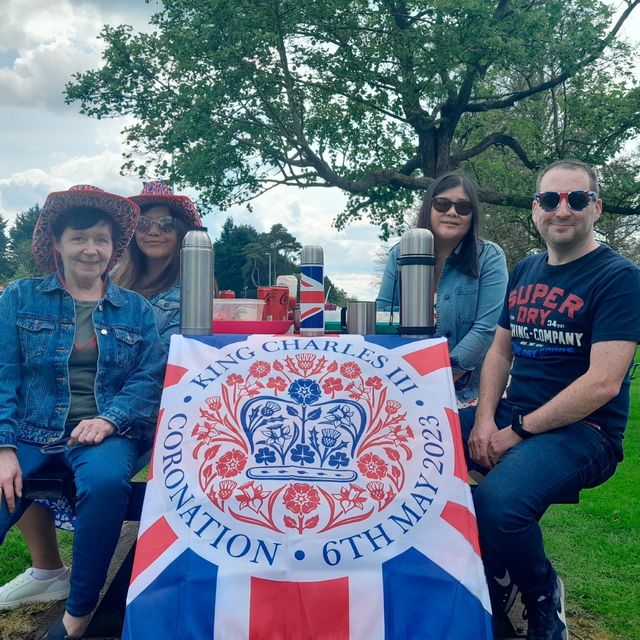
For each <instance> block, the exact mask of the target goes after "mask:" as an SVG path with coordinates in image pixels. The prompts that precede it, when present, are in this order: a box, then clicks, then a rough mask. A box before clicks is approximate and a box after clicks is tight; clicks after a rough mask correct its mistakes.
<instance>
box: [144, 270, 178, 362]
mask: <svg viewBox="0 0 640 640" xmlns="http://www.w3.org/2000/svg"><path fill="white" fill-rule="evenodd" d="M147 300H148V301H149V304H151V307H152V308H153V313H154V314H155V316H156V326H157V327H158V333H159V334H160V340H161V341H162V348H163V349H164V359H165V360H166V359H167V356H168V355H169V343H170V342H171V336H172V335H174V334H176V333H180V284H179V283H176V284H174V285H173V286H172V287H170V288H169V289H165V290H164V291H161V292H160V293H156V294H155V295H153V296H149V297H148V298H147Z"/></svg>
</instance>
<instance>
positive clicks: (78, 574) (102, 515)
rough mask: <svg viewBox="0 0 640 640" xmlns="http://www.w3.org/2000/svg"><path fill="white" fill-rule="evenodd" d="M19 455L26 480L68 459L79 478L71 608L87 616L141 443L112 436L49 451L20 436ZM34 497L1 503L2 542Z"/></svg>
mask: <svg viewBox="0 0 640 640" xmlns="http://www.w3.org/2000/svg"><path fill="white" fill-rule="evenodd" d="M17 455H18V461H19V463H20V468H21V469H22V478H23V480H24V479H26V478H29V477H31V476H32V475H33V474H34V473H37V472H38V471H41V470H45V469H47V468H51V467H55V466H60V465H61V464H64V465H66V466H67V467H69V468H70V469H71V470H72V471H73V475H74V478H75V484H76V496H77V502H76V526H75V536H74V539H73V557H72V571H71V591H70V593H69V598H68V599H67V603H66V609H67V611H68V612H69V613H70V614H71V615H73V616H78V617H81V616H85V615H87V614H89V613H91V611H93V609H94V608H95V606H96V604H97V603H98V597H99V595H100V589H102V587H103V586H104V582H105V580H106V577H107V570H108V568H109V563H110V562H111V557H112V556H113V552H114V551H115V548H116V545H117V543H118V538H119V536H120V529H121V528H122V522H123V520H124V515H125V511H126V508H127V503H128V501H129V492H130V491H131V484H130V482H129V479H130V478H131V475H132V470H133V464H134V461H135V458H136V443H135V441H134V440H131V439H130V438H125V437H122V436H116V435H113V436H110V437H108V438H106V439H105V440H104V441H103V442H102V443H101V444H99V445H88V446H78V447H73V448H71V449H67V450H66V451H65V452H63V453H56V454H47V453H42V452H41V451H40V447H39V445H35V444H27V443H24V442H18V451H17ZM30 502H31V501H30V500H26V499H18V500H17V501H16V510H15V511H14V513H13V514H11V513H9V511H8V509H7V504H6V502H5V501H4V500H2V504H1V505H0V544H1V543H2V541H3V540H4V538H5V536H6V534H7V531H9V529H10V528H11V526H12V525H13V524H14V523H15V522H17V521H18V519H19V518H20V516H21V515H22V513H23V512H24V510H25V509H26V508H27V507H28V506H29V504H30Z"/></svg>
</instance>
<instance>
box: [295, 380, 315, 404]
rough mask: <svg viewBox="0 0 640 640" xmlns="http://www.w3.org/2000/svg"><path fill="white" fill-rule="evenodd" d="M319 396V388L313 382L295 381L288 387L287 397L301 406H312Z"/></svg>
mask: <svg viewBox="0 0 640 640" xmlns="http://www.w3.org/2000/svg"><path fill="white" fill-rule="evenodd" d="M320 394H321V391H320V386H319V385H318V383H317V382H314V381H313V380H295V381H294V382H292V383H291V386H290V387H289V396H291V398H293V400H294V401H295V402H297V403H298V404H301V405H308V404H313V403H314V402H316V400H318V399H319V398H320Z"/></svg>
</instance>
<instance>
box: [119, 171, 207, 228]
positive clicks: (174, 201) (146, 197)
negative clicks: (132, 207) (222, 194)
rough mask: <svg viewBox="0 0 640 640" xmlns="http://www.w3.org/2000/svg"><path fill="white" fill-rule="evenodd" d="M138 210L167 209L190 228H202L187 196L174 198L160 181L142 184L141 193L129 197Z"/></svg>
mask: <svg viewBox="0 0 640 640" xmlns="http://www.w3.org/2000/svg"><path fill="white" fill-rule="evenodd" d="M129 200H133V202H135V203H136V204H137V205H138V206H139V207H140V208H143V207H147V206H153V207H161V206H162V205H164V206H166V207H169V209H170V210H171V213H172V214H173V215H177V216H180V217H181V218H183V219H184V221H185V222H186V223H187V225H188V226H189V227H190V228H193V229H197V228H198V227H201V226H202V219H201V218H200V214H199V213H198V210H197V209H196V207H195V205H194V204H193V202H191V199H190V198H188V197H187V196H175V195H173V190H172V189H171V187H170V186H169V185H168V184H165V183H164V182H163V181H162V180H152V181H150V182H145V183H143V187H142V193H140V195H138V196H129Z"/></svg>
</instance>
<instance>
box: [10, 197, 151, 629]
mask: <svg viewBox="0 0 640 640" xmlns="http://www.w3.org/2000/svg"><path fill="white" fill-rule="evenodd" d="M138 218H139V208H138V206H137V205H136V204H135V203H133V202H131V201H130V200H128V199H126V198H121V197H120V196H116V195H114V194H110V193H106V192H104V191H102V190H101V189H97V188H96V187H91V186H88V185H81V186H77V187H72V188H71V189H69V190H68V191H62V192H57V193H51V194H49V196H48V197H47V200H46V202H45V204H44V207H43V208H42V211H41V214H40V218H39V220H38V223H37V225H36V228H35V231H34V234H33V253H34V256H35V258H36V260H37V261H38V262H39V264H40V265H41V266H42V267H43V269H45V270H46V271H48V272H49V273H50V275H49V276H47V277H45V278H27V279H24V280H17V281H15V282H13V283H11V284H10V285H9V286H8V287H7V289H6V291H5V292H4V293H3V295H2V297H0V335H2V336H3V357H2V359H1V361H0V543H1V541H3V540H4V537H5V535H6V533H7V531H8V530H9V528H10V527H11V526H12V525H13V524H14V523H15V522H16V521H17V520H18V519H19V518H20V516H21V514H22V513H23V512H24V511H25V509H26V508H27V507H28V506H29V504H30V500H29V499H27V498H26V497H24V496H23V491H22V488H23V483H24V481H25V480H28V479H29V478H31V477H32V476H33V475H34V474H37V473H38V472H40V471H41V470H43V469H45V468H49V467H51V466H60V465H64V466H66V467H68V468H69V469H71V471H72V472H73V475H74V480H75V484H76V489H77V492H76V495H77V503H76V523H75V537H74V545H73V566H72V571H71V576H70V593H69V597H68V599H67V602H66V607H65V609H66V611H65V614H64V617H63V618H62V620H61V621H60V623H59V625H57V628H54V629H52V630H51V631H50V632H49V633H48V634H47V636H46V637H47V638H49V639H53V638H65V637H69V638H75V637H81V636H82V633H83V632H84V630H85V629H86V627H87V625H88V622H89V619H90V616H91V613H92V611H93V610H94V608H95V606H96V604H97V602H98V597H99V593H100V589H101V588H102V586H103V585H104V581H105V578H106V574H107V569H108V566H109V562H110V560H111V556H112V555H113V552H114V550H115V547H116V544H117V541H118V537H119V534H120V528H121V526H122V521H123V518H124V514H125V509H126V505H127V501H128V496H129V491H130V484H129V479H130V477H131V473H132V469H133V464H134V461H135V459H136V450H137V448H136V440H135V439H136V437H137V435H138V434H139V433H140V432H141V430H142V429H143V428H144V427H146V426H148V425H150V424H153V422H154V421H155V417H156V413H157V410H158V403H159V398H160V391H161V376H162V369H163V365H164V360H163V358H162V354H161V353H159V351H158V349H157V344H158V341H159V335H158V331H157V328H156V323H155V318H154V314H153V311H152V309H151V307H150V305H149V304H148V303H147V302H146V301H145V300H144V299H143V298H142V297H141V296H139V295H138V294H136V293H134V292H131V291H127V290H125V289H122V288H120V287H118V286H116V285H114V284H113V283H112V282H111V280H110V278H109V271H110V270H111V269H112V267H113V265H114V264H115V262H116V261H117V260H118V258H119V257H120V256H121V255H122V253H123V252H124V250H125V248H126V246H127V244H128V242H129V240H130V238H131V236H132V234H133V231H134V229H135V226H136V224H137V221H138ZM34 564H35V563H34ZM37 571H38V568H37V566H36V567H34V568H31V569H28V570H27V572H25V573H24V574H22V575H21V576H18V578H16V579H15V580H13V581H11V583H9V584H8V585H5V587H3V591H6V590H9V591H11V590H12V589H13V590H17V591H20V590H22V591H23V592H24V584H23V583H29V584H30V583H31V582H32V581H33V579H34V575H33V574H34V572H37ZM55 571H58V573H59V572H63V574H64V572H65V571H66V570H65V569H64V568H63V567H59V568H58V569H57V570H56V569H53V570H51V569H43V570H41V573H44V574H47V573H48V574H49V575H51V573H52V572H55ZM38 577H39V576H38V575H36V576H35V578H36V579H37V578H38ZM64 579H66V576H64V575H61V576H60V582H61V584H62V583H63V582H64ZM27 586H28V585H27ZM27 590H28V589H27ZM53 592H55V584H52V590H51V593H53ZM5 595H6V594H5ZM50 599H56V598H55V597H52V598H50Z"/></svg>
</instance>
